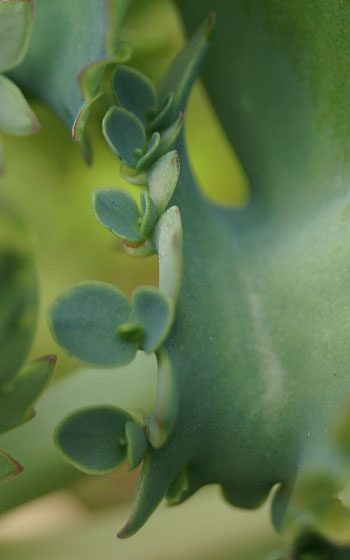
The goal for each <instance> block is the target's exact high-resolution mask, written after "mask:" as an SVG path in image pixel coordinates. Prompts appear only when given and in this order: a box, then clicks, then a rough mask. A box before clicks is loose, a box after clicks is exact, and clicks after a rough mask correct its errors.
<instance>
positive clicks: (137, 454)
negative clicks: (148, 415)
mask: <svg viewBox="0 0 350 560" xmlns="http://www.w3.org/2000/svg"><path fill="white" fill-rule="evenodd" d="M125 437H126V442H127V448H128V450H127V457H128V463H129V467H128V471H132V470H134V469H135V468H136V467H137V466H138V465H139V464H140V463H141V461H142V460H143V458H144V457H145V455H146V453H147V449H148V440H147V437H146V434H145V432H144V430H143V429H142V428H141V427H140V426H139V425H138V424H136V423H135V422H127V424H126V426H125Z"/></svg>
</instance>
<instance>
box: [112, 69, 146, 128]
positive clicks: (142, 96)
mask: <svg viewBox="0 0 350 560" xmlns="http://www.w3.org/2000/svg"><path fill="white" fill-rule="evenodd" d="M112 85H113V88H114V91H115V94H116V96H117V99H118V101H119V103H120V105H122V107H124V108H125V109H127V110H128V111H131V112H132V113H135V115H137V116H138V118H139V119H140V120H141V122H142V123H143V124H146V122H147V116H148V113H149V111H150V110H152V109H154V108H155V107H156V106H157V91H156V88H155V87H154V85H153V83H152V82H151V80H149V79H148V78H147V77H146V76H145V75H144V74H141V72H138V71H137V70H135V69H134V68H130V67H129V66H123V65H119V66H117V69H116V70H115V72H114V74H113V77H112Z"/></svg>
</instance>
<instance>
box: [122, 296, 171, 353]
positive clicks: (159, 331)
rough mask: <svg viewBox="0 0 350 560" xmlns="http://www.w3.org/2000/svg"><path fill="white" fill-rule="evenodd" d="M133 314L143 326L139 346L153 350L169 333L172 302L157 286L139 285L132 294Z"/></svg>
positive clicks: (146, 349)
mask: <svg viewBox="0 0 350 560" xmlns="http://www.w3.org/2000/svg"><path fill="white" fill-rule="evenodd" d="M132 306H133V316H134V317H135V319H136V321H137V322H138V323H139V324H140V325H141V326H142V328H143V336H142V339H141V347H142V350H144V351H145V352H146V353H147V354H149V353H150V352H155V351H156V350H157V349H158V348H159V347H160V346H161V345H162V343H163V342H164V340H165V339H166V337H167V336H168V334H169V331H170V328H171V325H172V322H173V320H174V304H173V302H172V300H171V299H170V298H169V297H167V296H166V295H164V294H162V292H161V291H160V290H158V288H153V287H151V286H141V287H140V288H136V290H135V291H134V293H133V296H132Z"/></svg>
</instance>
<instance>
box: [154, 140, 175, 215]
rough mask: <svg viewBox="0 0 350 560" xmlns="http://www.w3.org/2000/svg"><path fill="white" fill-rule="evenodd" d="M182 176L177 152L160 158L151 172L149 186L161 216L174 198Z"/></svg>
mask: <svg viewBox="0 0 350 560" xmlns="http://www.w3.org/2000/svg"><path fill="white" fill-rule="evenodd" d="M179 174H180V161H179V156H178V154H177V152H176V151H173V152H168V153H167V154H165V155H164V156H162V157H161V158H159V159H158V160H157V161H156V162H155V163H154V164H153V165H152V167H151V169H150V170H149V173H148V176H147V184H148V188H149V192H150V196H151V198H152V200H153V202H154V205H155V206H156V208H157V210H158V212H159V214H161V213H162V212H164V210H165V209H166V207H167V206H168V204H169V202H170V199H171V197H172V196H173V193H174V190H175V187H176V183H177V181H178V178H179Z"/></svg>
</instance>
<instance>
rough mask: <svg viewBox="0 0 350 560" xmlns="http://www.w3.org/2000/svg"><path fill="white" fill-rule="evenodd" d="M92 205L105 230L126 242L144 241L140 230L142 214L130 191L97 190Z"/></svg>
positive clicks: (115, 189) (114, 189)
mask: <svg viewBox="0 0 350 560" xmlns="http://www.w3.org/2000/svg"><path fill="white" fill-rule="evenodd" d="M92 205H93V209H94V213H95V216H96V218H97V220H98V221H99V222H100V224H102V225H103V226H104V227H105V228H107V229H109V230H110V231H111V232H112V233H114V234H115V235H118V236H119V237H121V238H122V239H124V240H126V241H130V242H131V243H137V242H139V241H142V236H141V235H140V231H139V228H138V222H139V218H140V212H139V209H138V206H137V204H136V202H135V200H134V199H133V197H132V196H131V194H130V193H128V191H126V190H125V189H122V188H119V187H109V188H102V189H96V190H95V191H93V193H92Z"/></svg>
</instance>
